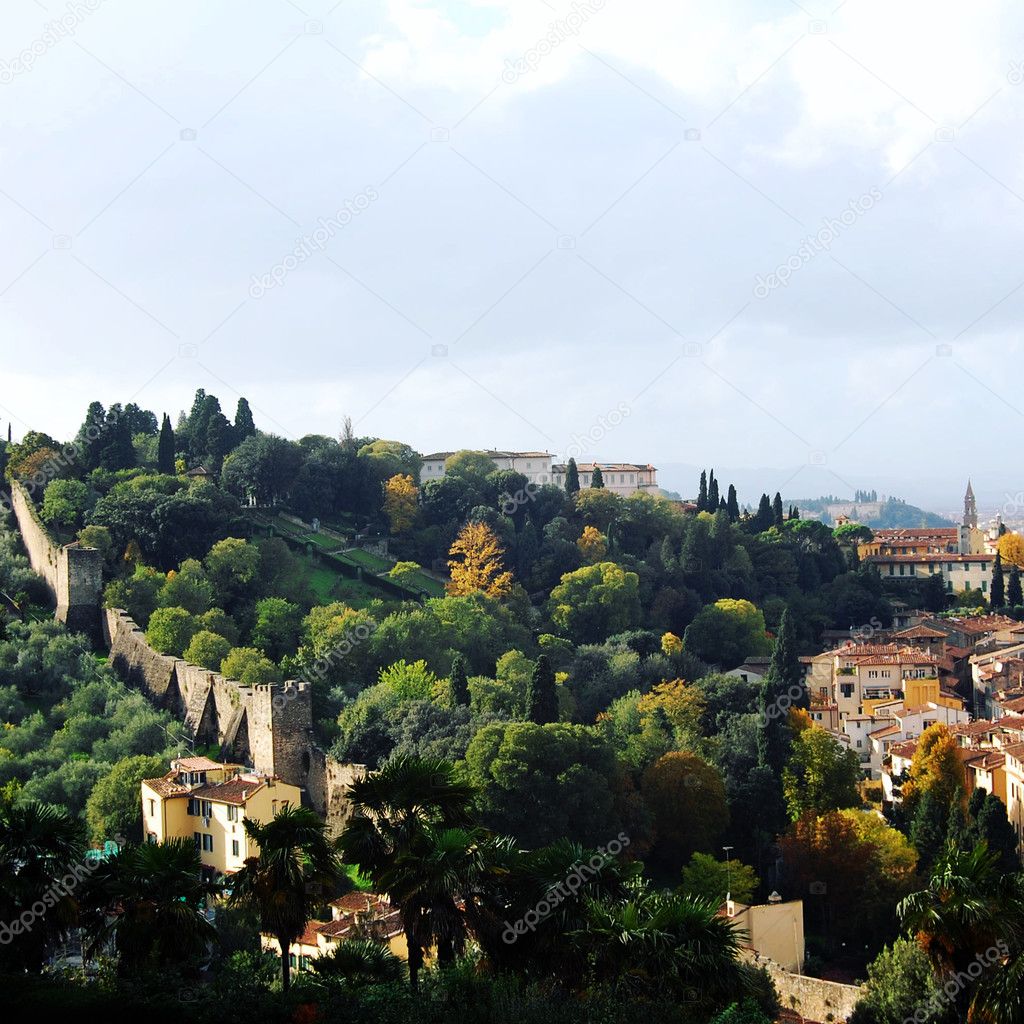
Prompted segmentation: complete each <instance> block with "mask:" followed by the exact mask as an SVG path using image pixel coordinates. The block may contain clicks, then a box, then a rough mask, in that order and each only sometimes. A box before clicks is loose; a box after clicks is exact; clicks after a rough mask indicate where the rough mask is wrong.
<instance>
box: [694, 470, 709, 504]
mask: <svg viewBox="0 0 1024 1024" xmlns="http://www.w3.org/2000/svg"><path fill="white" fill-rule="evenodd" d="M707 508H708V474H707V470H703V469H702V470H701V471H700V490H699V491H698V492H697V511H698V512H706V511H707Z"/></svg>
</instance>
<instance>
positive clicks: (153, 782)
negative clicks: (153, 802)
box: [142, 771, 189, 798]
mask: <svg viewBox="0 0 1024 1024" xmlns="http://www.w3.org/2000/svg"><path fill="white" fill-rule="evenodd" d="M142 783H143V785H145V786H149V788H150V789H151V790H153V792H154V793H156V795H157V796H162V797H165V798H166V797H172V796H185V795H186V794H187V793H188V792H189V788H188V786H183V785H181V783H180V782H178V773H177V772H176V771H170V772H168V773H167V774H166V775H163V776H161V777H160V778H159V779H143V780H142Z"/></svg>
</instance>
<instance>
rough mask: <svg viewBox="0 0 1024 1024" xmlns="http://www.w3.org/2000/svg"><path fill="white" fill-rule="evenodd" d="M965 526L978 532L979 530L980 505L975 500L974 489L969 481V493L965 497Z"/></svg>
mask: <svg viewBox="0 0 1024 1024" xmlns="http://www.w3.org/2000/svg"><path fill="white" fill-rule="evenodd" d="M964 526H969V527H971V528H972V529H974V530H976V529H977V528H978V504H977V502H976V501H975V500H974V488H973V487H972V486H971V481H970V480H968V481H967V493H966V494H965V495H964Z"/></svg>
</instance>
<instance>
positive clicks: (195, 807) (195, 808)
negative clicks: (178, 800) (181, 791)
mask: <svg viewBox="0 0 1024 1024" xmlns="http://www.w3.org/2000/svg"><path fill="white" fill-rule="evenodd" d="M188 813H189V814H191V815H192V817H197V816H198V815H199V801H198V800H196V799H195V798H194V797H191V796H190V797H189V798H188Z"/></svg>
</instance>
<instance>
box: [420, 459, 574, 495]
mask: <svg viewBox="0 0 1024 1024" xmlns="http://www.w3.org/2000/svg"><path fill="white" fill-rule="evenodd" d="M454 454H455V452H432V453H431V454H430V455H424V456H423V468H422V469H421V470H420V483H421V484H425V483H426V482H427V481H428V480H442V479H443V478H444V474H445V463H446V462H447V461H448V459H449V458H451V456H452V455H454ZM481 454H482V455H486V456H487V457H488V458H489V459H490V460H491V461H492V462H493V463H494V468H495V469H496V470H499V469H511V470H514V471H515V472H517V473H522V474H523V476H525V477H526V479H527V481H528V482H529V483H531V484H536V485H537V486H538V487H539V486H542V485H543V484H550V483H552V479H551V476H552V474H551V460H552V459H553V458H554V456H553V455H552V454H551V453H550V452H502V451H485V452H481Z"/></svg>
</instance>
